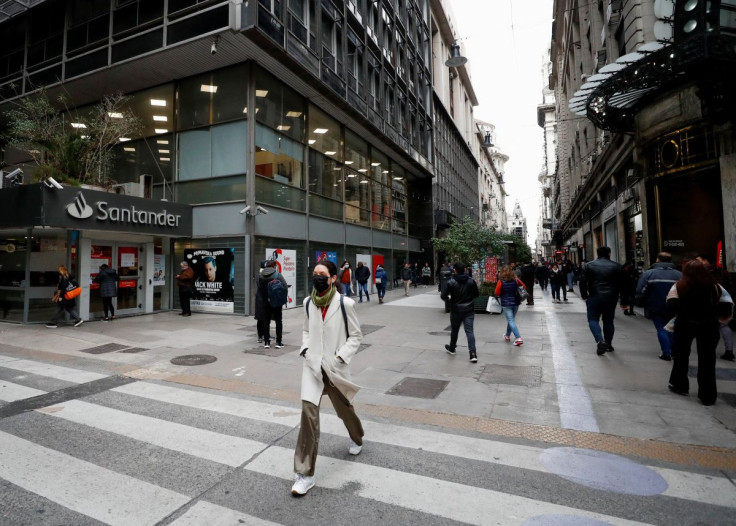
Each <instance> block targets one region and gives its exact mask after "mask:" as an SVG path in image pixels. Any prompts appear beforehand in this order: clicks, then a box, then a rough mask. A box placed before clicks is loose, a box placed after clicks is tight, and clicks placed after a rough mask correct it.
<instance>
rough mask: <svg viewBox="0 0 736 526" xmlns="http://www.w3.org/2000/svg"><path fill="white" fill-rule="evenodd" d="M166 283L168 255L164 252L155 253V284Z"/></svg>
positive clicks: (155, 285) (158, 285) (156, 285)
mask: <svg viewBox="0 0 736 526" xmlns="http://www.w3.org/2000/svg"><path fill="white" fill-rule="evenodd" d="M162 285H166V256H165V255H163V254H154V255H153V286H154V287H160V286H162Z"/></svg>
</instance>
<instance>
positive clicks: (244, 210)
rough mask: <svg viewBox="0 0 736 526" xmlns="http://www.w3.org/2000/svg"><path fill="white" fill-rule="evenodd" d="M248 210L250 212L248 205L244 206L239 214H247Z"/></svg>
mask: <svg viewBox="0 0 736 526" xmlns="http://www.w3.org/2000/svg"><path fill="white" fill-rule="evenodd" d="M248 212H250V205H248V206H246V207H245V208H243V209H242V210H241V211H240V213H241V214H247V213H248Z"/></svg>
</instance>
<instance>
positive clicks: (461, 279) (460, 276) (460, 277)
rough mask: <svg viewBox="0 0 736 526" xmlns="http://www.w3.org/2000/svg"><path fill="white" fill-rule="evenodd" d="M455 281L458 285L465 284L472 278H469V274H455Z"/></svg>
mask: <svg viewBox="0 0 736 526" xmlns="http://www.w3.org/2000/svg"><path fill="white" fill-rule="evenodd" d="M453 279H454V280H455V281H457V282H458V283H465V282H467V281H468V280H469V279H470V276H468V275H467V274H455V275H454V276H453Z"/></svg>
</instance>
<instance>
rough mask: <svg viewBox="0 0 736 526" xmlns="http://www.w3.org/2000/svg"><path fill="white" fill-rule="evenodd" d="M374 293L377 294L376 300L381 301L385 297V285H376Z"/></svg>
mask: <svg viewBox="0 0 736 526" xmlns="http://www.w3.org/2000/svg"><path fill="white" fill-rule="evenodd" d="M376 292H377V293H378V298H379V299H383V297H384V296H385V295H386V285H384V284H383V283H376Z"/></svg>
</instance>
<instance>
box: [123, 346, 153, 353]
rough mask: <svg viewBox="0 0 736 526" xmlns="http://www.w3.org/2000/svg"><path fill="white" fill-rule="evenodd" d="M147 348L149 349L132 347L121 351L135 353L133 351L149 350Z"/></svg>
mask: <svg viewBox="0 0 736 526" xmlns="http://www.w3.org/2000/svg"><path fill="white" fill-rule="evenodd" d="M147 350H148V349H146V348H144V347H131V348H130V349H123V350H122V351H120V352H124V353H128V354H133V353H137V352H143V351H147Z"/></svg>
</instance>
